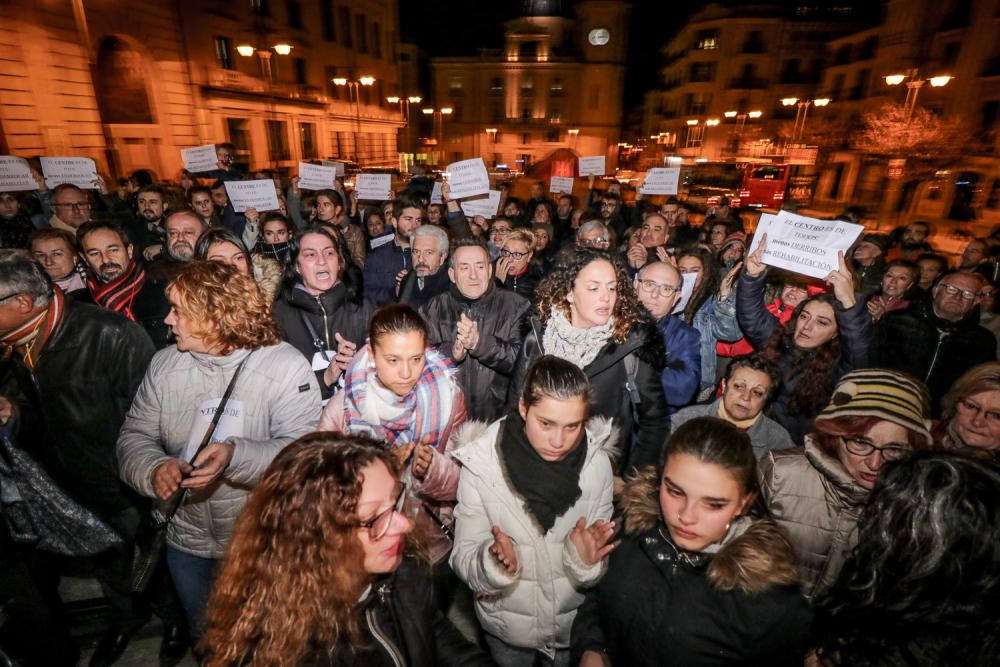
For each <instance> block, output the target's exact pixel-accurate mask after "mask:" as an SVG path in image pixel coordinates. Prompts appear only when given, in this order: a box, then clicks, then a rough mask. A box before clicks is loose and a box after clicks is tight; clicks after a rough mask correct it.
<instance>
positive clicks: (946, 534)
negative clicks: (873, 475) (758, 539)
mask: <svg viewBox="0 0 1000 667" xmlns="http://www.w3.org/2000/svg"><path fill="white" fill-rule="evenodd" d="M998 497H1000V468H998V467H997V464H996V462H995V461H990V460H987V459H983V458H981V457H976V456H964V455H959V454H955V453H930V452H928V453H923V454H919V455H915V456H913V457H911V458H910V459H909V460H907V461H901V462H900V463H894V464H893V465H891V466H887V467H886V470H885V473H884V474H882V475H881V476H880V477H879V480H878V484H877V485H876V486H875V491H874V492H873V493H872V498H871V502H869V504H868V506H867V507H866V508H865V511H864V514H863V515H862V517H861V522H860V524H859V526H858V546H857V548H856V549H855V550H854V552H853V553H852V554H851V557H850V558H849V559H848V561H847V563H845V565H844V569H843V570H842V571H841V573H840V577H839V578H838V579H837V581H836V583H835V584H834V587H833V588H832V589H831V590H830V592H829V593H828V594H827V595H825V596H824V597H822V598H820V599H819V600H818V601H817V603H816V622H815V624H814V626H813V627H814V637H815V639H816V655H817V657H818V661H819V664H820V665H825V666H834V665H852V667H855V666H856V667H869V666H873V665H997V664H1000V617H998V616H997V613H996V610H997V609H1000V505H998V504H997V498H998Z"/></svg>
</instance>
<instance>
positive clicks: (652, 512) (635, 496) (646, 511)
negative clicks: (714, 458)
mask: <svg viewBox="0 0 1000 667" xmlns="http://www.w3.org/2000/svg"><path fill="white" fill-rule="evenodd" d="M658 489H659V479H658V476H657V474H656V469H655V468H654V467H653V466H648V467H646V468H643V469H642V470H641V471H639V472H638V473H636V475H635V476H634V477H632V478H631V479H630V480H629V481H628V483H627V484H626V485H625V490H624V491H623V492H622V496H621V499H620V505H621V508H622V513H623V514H624V518H625V526H624V530H625V534H626V535H629V536H636V535H640V534H643V533H648V532H650V531H658V529H659V528H660V527H661V526H663V519H662V516H661V512H660V503H659V491H658ZM747 520H749V521H751V524H750V525H749V527H747V528H746V529H745V530H744V531H742V532H741V533H739V534H738V535H735V536H734V537H729V538H727V540H725V541H723V543H722V545H721V547H720V548H719V550H718V552H716V553H715V554H713V555H711V556H710V557H709V558H708V568H707V576H708V581H709V582H710V583H711V584H712V585H713V586H714V587H715V588H717V589H719V590H722V591H732V590H740V591H743V592H744V593H748V594H756V593H761V592H763V591H765V590H767V589H769V588H772V587H774V586H787V585H798V583H799V572H798V565H797V563H796V561H795V552H794V551H793V549H792V545H791V543H790V542H789V541H788V538H787V537H786V536H785V534H784V532H782V530H781V528H779V527H778V525H777V524H776V523H775V522H774V521H772V520H770V519H749V518H748V519H747ZM664 532H666V531H664ZM736 532H737V531H736V530H735V527H734V530H733V531H732V532H731V533H730V535H731V536H732V535H734V534H735V533H736ZM672 546H673V545H672ZM674 548H676V547H674Z"/></svg>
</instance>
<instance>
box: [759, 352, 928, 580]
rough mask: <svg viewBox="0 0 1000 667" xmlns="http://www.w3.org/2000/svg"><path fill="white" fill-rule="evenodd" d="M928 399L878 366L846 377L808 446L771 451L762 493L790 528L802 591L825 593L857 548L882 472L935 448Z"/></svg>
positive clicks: (901, 376)
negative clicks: (860, 521) (888, 465)
mask: <svg viewBox="0 0 1000 667" xmlns="http://www.w3.org/2000/svg"><path fill="white" fill-rule="evenodd" d="M930 424H931V422H930V399H929V398H928V395H927V388H926V387H924V385H923V384H922V383H920V382H919V381H917V380H916V379H914V378H913V377H911V376H909V375H907V374H906V373H901V372H899V371H890V370H888V369H879V368H873V369H868V370H858V371H853V372H851V373H848V374H847V375H845V376H844V377H843V378H842V379H841V381H840V384H838V385H837V388H836V390H835V391H834V393H833V398H832V399H831V401H830V404H829V405H827V406H826V407H825V408H823V411H822V412H821V413H820V414H819V415H818V416H817V417H816V421H815V425H814V427H813V432H812V433H811V434H809V435H808V436H806V444H805V447H797V448H794V449H784V450H778V451H771V452H769V453H768V455H767V456H765V457H764V458H763V459H762V460H761V463H760V476H761V492H762V494H763V498H764V501H765V503H766V504H767V506H768V508H769V509H770V511H771V516H773V517H774V519H775V521H777V522H778V524H779V525H780V526H781V527H782V528H784V529H785V531H786V532H787V533H788V537H789V539H790V540H791V541H792V546H794V547H795V553H796V554H797V555H798V560H799V564H800V566H801V570H802V580H803V583H802V590H803V593H805V595H806V596H807V597H809V598H813V597H815V596H817V595H819V594H821V593H822V592H823V591H825V590H827V589H828V588H829V587H830V585H831V584H832V583H833V581H834V579H836V577H837V573H838V572H840V568H841V567H843V564H844V560H845V559H846V558H847V555H848V554H849V553H850V551H851V549H852V548H853V547H854V545H855V544H856V543H857V531H856V524H857V521H858V517H859V515H860V514H861V511H862V509H863V508H864V506H865V504H866V503H867V502H868V497H869V494H870V493H871V490H872V487H873V486H875V482H876V480H877V479H878V477H879V473H880V472H881V469H882V466H883V465H884V464H886V463H888V462H891V461H898V460H900V459H903V458H906V457H907V456H909V455H910V454H911V453H912V452H913V451H917V450H921V449H927V448H929V447H930V445H931V434H930Z"/></svg>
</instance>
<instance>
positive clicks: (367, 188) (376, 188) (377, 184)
mask: <svg viewBox="0 0 1000 667" xmlns="http://www.w3.org/2000/svg"><path fill="white" fill-rule="evenodd" d="M354 190H355V191H356V192H357V193H358V199H360V200H362V201H385V200H387V199H392V194H391V192H390V191H391V190H392V176H390V175H389V174H358V175H357V178H356V179H355V182H354Z"/></svg>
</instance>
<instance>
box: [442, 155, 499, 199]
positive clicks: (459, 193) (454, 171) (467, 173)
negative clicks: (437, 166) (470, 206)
mask: <svg viewBox="0 0 1000 667" xmlns="http://www.w3.org/2000/svg"><path fill="white" fill-rule="evenodd" d="M448 184H449V185H450V186H451V197H452V199H465V198H466V197H475V196H477V195H485V194H486V193H487V192H489V191H490V175H489V174H488V173H487V172H486V163H485V162H483V158H481V157H477V158H473V159H471V160H462V161H461V162H452V163H451V164H449V165H448Z"/></svg>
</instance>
